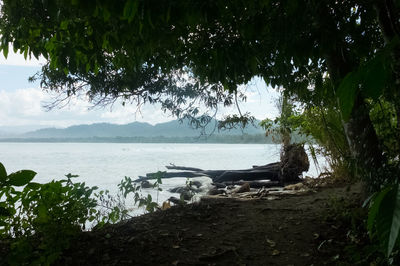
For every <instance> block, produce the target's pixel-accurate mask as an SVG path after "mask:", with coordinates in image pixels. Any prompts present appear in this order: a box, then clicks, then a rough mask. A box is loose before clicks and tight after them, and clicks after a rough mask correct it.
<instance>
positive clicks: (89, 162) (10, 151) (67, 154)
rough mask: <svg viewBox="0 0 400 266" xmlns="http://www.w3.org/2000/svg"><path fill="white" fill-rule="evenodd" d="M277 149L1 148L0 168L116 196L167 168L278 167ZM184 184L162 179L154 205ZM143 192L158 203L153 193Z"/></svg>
mask: <svg viewBox="0 0 400 266" xmlns="http://www.w3.org/2000/svg"><path fill="white" fill-rule="evenodd" d="M279 149H280V146H279V145H276V144H171V143H168V144H160V143H154V144H149V143H143V144H142V143H0V162H2V163H3V164H4V166H5V167H6V169H7V172H8V173H11V172H14V171H17V170H21V169H30V170H34V171H35V172H37V176H36V177H35V179H34V181H36V182H48V181H51V180H52V179H61V178H63V177H64V175H65V174H68V173H72V174H77V175H79V178H77V179H76V181H84V182H86V184H87V185H89V186H98V187H99V188H100V189H109V190H110V191H111V192H112V193H115V192H116V191H117V184H118V183H119V182H120V181H121V180H122V179H123V178H124V176H129V177H131V178H132V179H136V178H137V177H138V176H139V175H145V174H146V173H150V172H157V171H165V170H166V169H165V167H164V166H165V165H169V164H170V163H172V164H175V165H178V166H190V167H197V168H202V169H207V170H211V169H246V168H251V167H252V165H263V164H267V163H271V162H276V161H279ZM310 163H311V165H310V170H309V172H308V173H306V175H310V176H317V175H318V172H317V170H316V168H315V166H314V164H313V163H312V160H311V157H310ZM196 179H197V180H199V181H201V182H202V183H203V184H204V186H207V185H209V184H210V182H211V180H210V179H209V178H205V177H202V178H196ZM185 181H186V179H184V178H172V179H164V180H163V184H162V189H163V191H161V192H159V194H158V199H159V202H162V201H164V200H166V199H168V198H169V197H170V196H171V195H173V194H171V193H169V192H168V191H167V190H168V189H169V188H173V187H176V186H182V185H185ZM143 192H144V193H145V194H147V193H151V194H152V195H153V198H156V197H157V193H156V192H155V191H154V190H151V189H148V190H144V191H143ZM174 196H178V195H177V194H174ZM178 197H179V196H178Z"/></svg>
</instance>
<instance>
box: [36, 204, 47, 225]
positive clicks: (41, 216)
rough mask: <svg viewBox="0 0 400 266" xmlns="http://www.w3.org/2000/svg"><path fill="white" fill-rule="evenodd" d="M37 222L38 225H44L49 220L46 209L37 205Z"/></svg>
mask: <svg viewBox="0 0 400 266" xmlns="http://www.w3.org/2000/svg"><path fill="white" fill-rule="evenodd" d="M37 211H38V213H37V221H38V222H40V223H46V222H47V221H48V220H49V217H48V215H47V208H46V206H44V205H39V206H38V207H37Z"/></svg>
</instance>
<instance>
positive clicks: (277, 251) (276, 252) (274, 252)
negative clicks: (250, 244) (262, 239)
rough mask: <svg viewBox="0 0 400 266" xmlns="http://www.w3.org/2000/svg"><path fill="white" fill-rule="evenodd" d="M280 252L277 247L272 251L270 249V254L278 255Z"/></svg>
mask: <svg viewBox="0 0 400 266" xmlns="http://www.w3.org/2000/svg"><path fill="white" fill-rule="evenodd" d="M279 254H280V252H279V250H277V249H274V250H273V251H272V256H277V255H279Z"/></svg>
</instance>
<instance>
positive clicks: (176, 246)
mask: <svg viewBox="0 0 400 266" xmlns="http://www.w3.org/2000/svg"><path fill="white" fill-rule="evenodd" d="M172 248H175V249H177V248H180V246H178V245H173V246H172Z"/></svg>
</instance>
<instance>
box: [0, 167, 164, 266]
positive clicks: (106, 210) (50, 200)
mask: <svg viewBox="0 0 400 266" xmlns="http://www.w3.org/2000/svg"><path fill="white" fill-rule="evenodd" d="M35 175H36V173H35V172H33V171H31V170H21V171H17V172H15V173H11V174H7V172H6V170H5V168H4V166H3V164H1V163H0V239H7V240H9V241H11V242H10V243H11V247H10V254H9V256H8V258H7V259H8V263H9V264H11V265H24V264H26V263H29V264H38V265H50V264H52V263H53V262H54V261H55V260H57V258H58V257H59V255H60V254H61V253H62V251H63V250H65V249H67V248H68V247H69V245H70V243H71V241H72V240H73V239H74V238H75V237H76V236H77V235H78V233H79V232H81V231H82V230H85V229H86V227H87V226H88V225H91V226H94V227H95V228H99V227H101V226H103V225H105V224H108V223H116V222H119V221H122V220H124V219H126V218H129V217H131V216H130V215H129V210H128V209H127V208H126V205H125V199H126V198H127V196H128V195H129V194H130V193H133V194H134V203H135V205H136V204H138V206H139V207H142V206H143V207H145V209H146V210H147V211H149V212H152V211H154V210H155V209H156V207H158V204H157V203H155V202H153V201H152V198H151V196H150V195H147V196H146V197H144V196H142V194H141V193H140V186H137V185H136V184H135V183H133V182H132V180H131V179H130V178H128V177H125V179H124V180H123V181H121V183H120V184H119V189H120V193H122V194H118V195H117V196H112V195H111V194H110V193H109V191H107V190H105V191H103V190H101V191H99V192H95V191H96V190H97V187H91V188H90V187H87V186H86V185H85V183H74V182H72V179H73V178H75V177H77V176H76V175H71V174H68V175H66V179H62V180H59V181H54V180H53V181H51V182H49V183H44V184H39V183H35V182H32V179H33V178H34V176H35ZM159 184H161V179H160V178H158V180H157V182H156V184H155V186H157V189H158V190H160V188H159Z"/></svg>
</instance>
